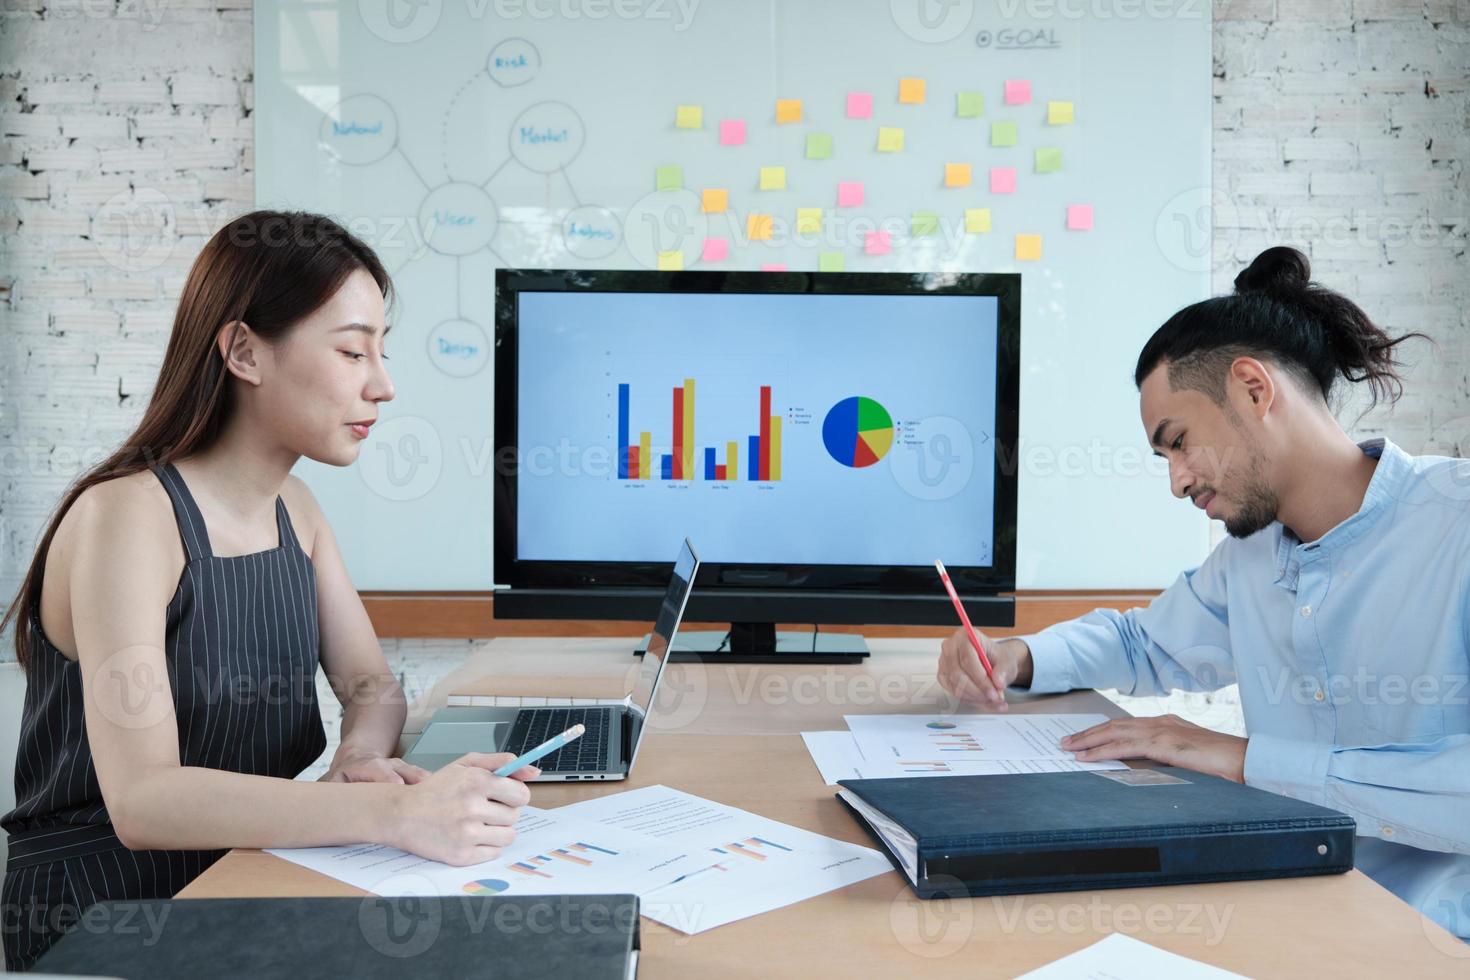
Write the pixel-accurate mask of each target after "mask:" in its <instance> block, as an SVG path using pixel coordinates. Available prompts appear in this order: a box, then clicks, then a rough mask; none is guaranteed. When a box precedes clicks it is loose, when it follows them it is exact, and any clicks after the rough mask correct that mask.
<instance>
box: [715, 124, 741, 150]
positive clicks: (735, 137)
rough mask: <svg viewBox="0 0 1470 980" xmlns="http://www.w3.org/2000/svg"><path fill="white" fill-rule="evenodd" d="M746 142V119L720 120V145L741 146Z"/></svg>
mask: <svg viewBox="0 0 1470 980" xmlns="http://www.w3.org/2000/svg"><path fill="white" fill-rule="evenodd" d="M744 142H745V120H744V119H721V120H720V145H722V146H740V145H742V144H743V143H744Z"/></svg>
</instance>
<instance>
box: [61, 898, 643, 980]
mask: <svg viewBox="0 0 1470 980" xmlns="http://www.w3.org/2000/svg"><path fill="white" fill-rule="evenodd" d="M638 939H639V937H638V898H637V896H635V895H551V896H530V895H520V896H515V897H511V896H471V895H465V896H453V897H443V898H440V897H421V898H386V897H382V896H378V895H368V896H365V897H362V898H198V899H172V900H154V901H138V902H128V901H113V902H101V903H99V904H97V905H94V906H92V907H90V908H88V909H87V910H86V911H84V912H83V913H82V914H81V916H80V921H78V922H77V924H76V925H75V926H74V927H73V928H72V929H71V931H70V932H68V933H67V934H66V935H65V936H62V937H61V939H60V940H59V941H58V942H57V943H56V945H55V946H53V947H51V949H49V950H48V951H47V952H46V953H45V954H44V955H43V956H42V957H41V958H40V959H39V960H38V961H37V962H36V966H35V969H36V970H37V971H38V972H43V973H71V974H100V975H103V976H108V977H128V978H132V977H139V978H142V977H147V978H158V980H167V978H172V977H180V978H189V980H194V978H196V977H201V976H231V977H290V978H292V980H300V978H302V977H325V976H333V977H354V978H371V977H385V978H386V977H391V978H395V980H401V978H402V977H406V976H424V977H496V978H521V977H526V978H537V980H543V978H544V980H551V978H558V980H561V978H565V977H578V978H581V977H592V978H597V980H625V978H628V977H632V976H634V975H635V973H636V971H637V963H638Z"/></svg>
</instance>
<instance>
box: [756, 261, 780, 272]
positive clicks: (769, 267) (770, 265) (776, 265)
mask: <svg viewBox="0 0 1470 980" xmlns="http://www.w3.org/2000/svg"><path fill="white" fill-rule="evenodd" d="M761 271H762V272H785V271H786V263H784V262H762V263H761Z"/></svg>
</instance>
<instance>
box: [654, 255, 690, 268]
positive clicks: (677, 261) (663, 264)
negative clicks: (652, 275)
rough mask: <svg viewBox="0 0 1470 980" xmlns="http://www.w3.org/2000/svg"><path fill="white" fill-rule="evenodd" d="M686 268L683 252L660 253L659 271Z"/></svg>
mask: <svg viewBox="0 0 1470 980" xmlns="http://www.w3.org/2000/svg"><path fill="white" fill-rule="evenodd" d="M682 268H684V253H683V252H660V253H658V271H659V272H678V271H679V270H680V269H682Z"/></svg>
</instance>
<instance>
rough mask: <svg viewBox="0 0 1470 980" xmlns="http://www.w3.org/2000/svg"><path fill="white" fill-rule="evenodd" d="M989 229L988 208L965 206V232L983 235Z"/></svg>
mask: <svg viewBox="0 0 1470 980" xmlns="http://www.w3.org/2000/svg"><path fill="white" fill-rule="evenodd" d="M989 230H990V209H989V208H965V234H967V235H983V234H985V233H986V232H987V231H989Z"/></svg>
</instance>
